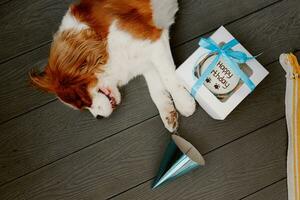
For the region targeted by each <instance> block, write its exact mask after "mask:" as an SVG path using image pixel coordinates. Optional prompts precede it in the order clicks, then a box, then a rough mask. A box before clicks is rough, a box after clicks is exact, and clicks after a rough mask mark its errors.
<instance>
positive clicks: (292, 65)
mask: <svg viewBox="0 0 300 200" xmlns="http://www.w3.org/2000/svg"><path fill="white" fill-rule="evenodd" d="M280 63H281V65H282V67H283V68H284V69H285V71H286V73H287V75H286V77H287V80H286V99H285V103H286V120H287V128H288V134H289V144H288V158H287V183H288V195H289V200H300V165H299V163H300V66H299V63H298V61H297V58H296V56H295V55H293V54H282V55H281V56H280Z"/></svg>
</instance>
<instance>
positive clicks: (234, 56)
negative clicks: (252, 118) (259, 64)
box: [191, 38, 255, 97]
mask: <svg viewBox="0 0 300 200" xmlns="http://www.w3.org/2000/svg"><path fill="white" fill-rule="evenodd" d="M237 44H239V42H238V41H237V40H236V39H233V40H231V41H229V42H228V43H226V44H224V45H223V46H222V47H219V45H218V44H217V43H215V41H213V40H212V39H211V38H201V40H200V42H199V45H200V46H201V47H203V48H205V49H207V50H209V54H216V55H217V56H216V58H215V59H214V60H213V61H212V62H211V64H210V65H209V66H208V67H207V68H206V70H205V71H204V72H203V73H202V74H201V76H200V77H199V79H198V80H197V81H196V83H195V84H194V85H193V87H192V91H191V94H192V96H193V97H195V95H196V94H197V91H198V90H199V88H200V87H201V86H202V85H203V83H204V81H205V80H206V78H207V77H208V76H209V75H210V73H211V72H212V70H213V69H214V68H215V66H216V65H217V63H218V61H219V60H220V59H221V58H223V59H224V61H225V62H226V63H227V64H228V65H229V66H230V68H231V69H232V70H233V72H234V74H235V75H237V76H239V77H240V78H241V79H242V81H243V82H244V83H245V84H246V85H247V86H248V87H249V89H250V90H251V91H253V90H254V89H255V84H254V83H253V82H252V81H251V80H250V79H249V77H248V76H247V75H246V74H245V73H244V72H243V71H242V70H241V69H240V67H239V65H238V64H241V63H246V62H247V61H248V60H251V59H253V58H254V57H248V56H247V55H246V54H245V53H244V52H241V51H234V50H232V47H234V46H235V45H237ZM197 65H198V63H197Z"/></svg>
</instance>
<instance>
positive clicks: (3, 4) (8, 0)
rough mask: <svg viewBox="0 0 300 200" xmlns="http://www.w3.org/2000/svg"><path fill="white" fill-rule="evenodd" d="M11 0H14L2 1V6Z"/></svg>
mask: <svg viewBox="0 0 300 200" xmlns="http://www.w3.org/2000/svg"><path fill="white" fill-rule="evenodd" d="M10 1H12V0H7V1H4V2H2V3H0V6H2V5H4V4H7V3H8V2H10Z"/></svg>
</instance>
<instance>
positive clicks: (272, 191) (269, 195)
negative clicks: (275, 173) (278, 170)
mask: <svg viewBox="0 0 300 200" xmlns="http://www.w3.org/2000/svg"><path fill="white" fill-rule="evenodd" d="M287 199H288V194H287V183H286V179H283V180H282V181H280V182H277V183H275V184H273V185H271V186H269V187H267V188H264V189H263V190H260V191H258V192H256V193H254V194H252V195H250V196H247V197H246V198H242V199H241V200H287Z"/></svg>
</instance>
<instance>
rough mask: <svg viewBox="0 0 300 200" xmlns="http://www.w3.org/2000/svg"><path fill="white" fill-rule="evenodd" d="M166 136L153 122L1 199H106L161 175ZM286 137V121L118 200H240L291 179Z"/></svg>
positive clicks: (13, 186) (21, 183)
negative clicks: (182, 173) (287, 173)
mask: <svg viewBox="0 0 300 200" xmlns="http://www.w3.org/2000/svg"><path fill="white" fill-rule="evenodd" d="M164 133H165V130H164V129H163V127H162V126H161V124H160V121H159V119H158V118H153V119H151V120H148V121H147V122H145V123H143V124H140V125H138V126H137V127H134V128H132V129H130V130H127V131H124V132H123V133H121V134H118V135H116V136H114V137H110V138H109V139H108V140H105V141H103V142H101V143H98V144H96V145H93V146H90V147H88V148H86V149H84V150H82V151H80V152H79V153H77V154H73V155H72V156H70V157H67V158H66V159H63V160H60V161H58V162H56V163H54V164H51V165H49V166H47V167H45V168H42V169H40V170H37V171H35V172H34V173H32V174H30V175H28V176H25V177H22V178H20V179H17V180H16V181H14V182H12V183H9V184H7V185H5V186H4V187H2V188H0V198H1V199H6V200H12V199H30V200H37V199H43V200H47V199H56V200H59V199H64V200H67V199H72V200H74V199H89V200H93V199H97V200H99V199H106V198H107V197H109V196H112V195H114V194H116V193H118V192H121V191H124V190H126V189H128V188H130V187H132V186H135V185H137V184H139V183H141V182H143V181H146V180H148V179H151V178H153V177H154V176H155V173H156V170H157V167H158V165H159V162H160V159H161V156H162V152H163V150H164V148H165V146H166V144H167V141H168V138H169V136H168V135H167V134H164ZM202 134H204V135H208V134H207V133H202ZM286 134H287V133H286V131H285V119H282V120H279V121H277V122H276V123H274V124H272V125H270V126H268V127H265V128H263V129H260V130H258V131H256V132H254V133H252V134H250V135H248V136H246V137H244V138H241V139H238V140H236V141H234V142H232V143H231V144H228V145H226V146H224V147H221V148H219V149H217V150H215V151H212V152H210V153H209V154H207V155H206V156H205V159H206V161H207V165H206V167H204V168H203V169H199V170H197V171H194V172H192V173H190V174H188V175H186V176H184V177H181V178H180V179H178V180H177V181H175V182H173V183H171V184H169V185H167V186H166V187H163V188H161V189H158V190H154V191H152V190H151V189H150V184H151V181H149V182H147V183H146V184H142V185H141V186H139V187H137V188H135V189H133V190H130V191H129V192H127V193H124V194H123V195H121V196H119V197H118V198H119V199H169V198H170V199H171V198H174V197H177V199H190V200H192V199H199V198H200V197H201V199H216V200H217V199H222V200H226V199H230V200H232V199H238V198H239V197H242V196H245V195H246V194H249V193H251V192H253V191H256V190H258V189H259V188H261V187H262V186H264V185H267V184H269V183H271V182H274V181H275V180H278V179H279V178H281V177H283V176H285V153H286ZM199 135H200V134H199ZM224 135H228V133H224ZM224 142H225V140H224ZM193 143H194V145H195V146H196V147H197V148H199V147H201V145H203V144H205V142H204V141H201V140H200V139H197V140H196V141H193Z"/></svg>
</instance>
